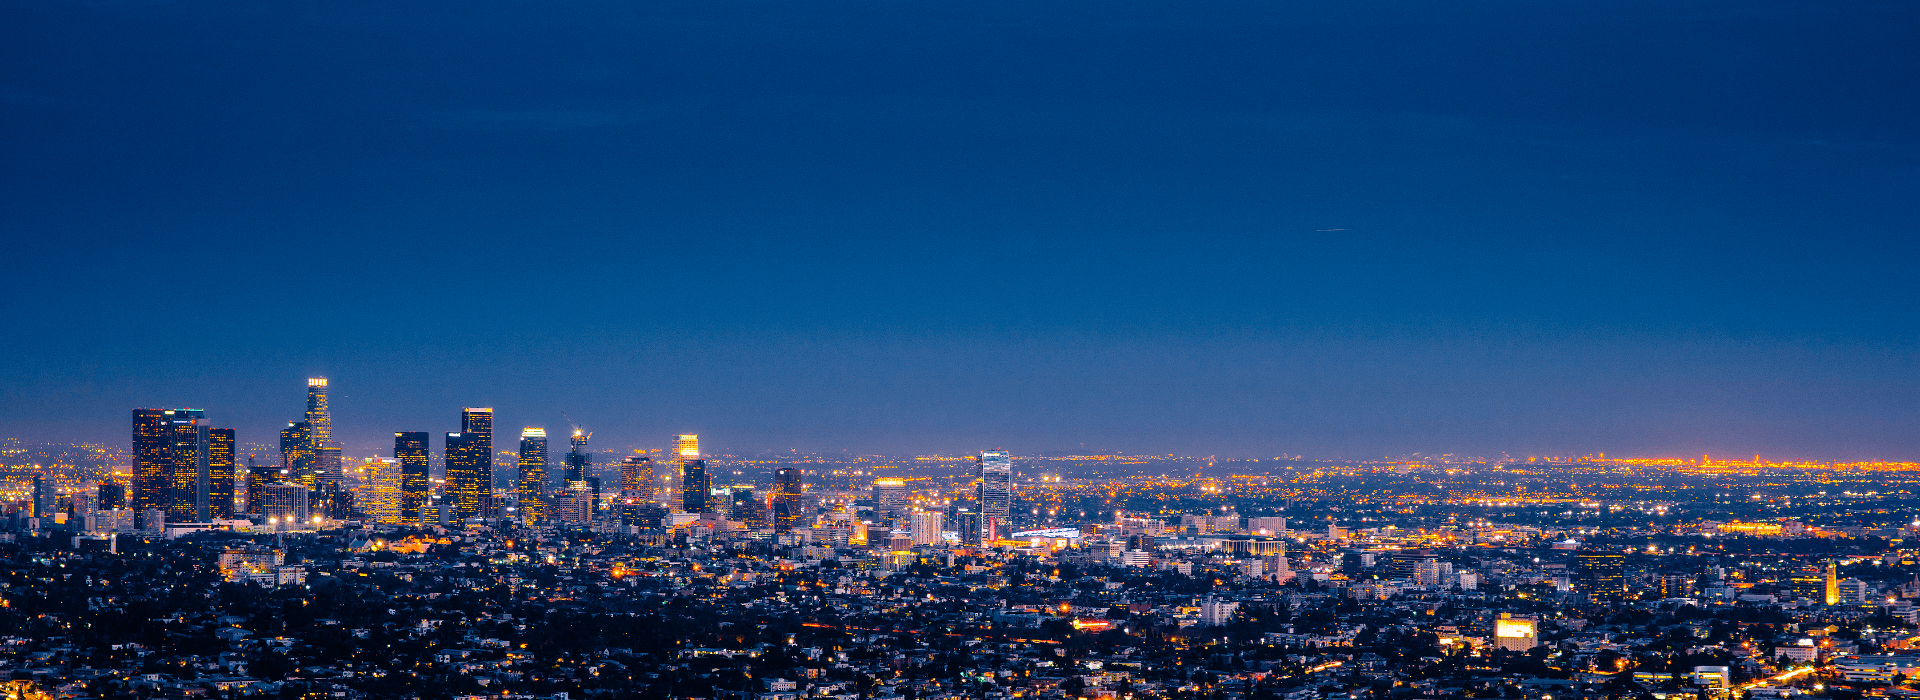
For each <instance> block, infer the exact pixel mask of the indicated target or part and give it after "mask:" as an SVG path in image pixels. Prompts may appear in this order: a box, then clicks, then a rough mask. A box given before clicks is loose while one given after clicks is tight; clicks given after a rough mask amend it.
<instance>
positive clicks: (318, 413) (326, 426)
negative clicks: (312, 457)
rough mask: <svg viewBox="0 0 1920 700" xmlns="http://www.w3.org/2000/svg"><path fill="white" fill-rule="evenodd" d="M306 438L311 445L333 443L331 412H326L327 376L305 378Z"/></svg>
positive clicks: (323, 445)
mask: <svg viewBox="0 0 1920 700" xmlns="http://www.w3.org/2000/svg"><path fill="white" fill-rule="evenodd" d="M307 425H308V431H309V432H308V433H307V439H308V440H310V441H311V442H312V443H313V446H314V447H316V448H318V447H328V446H331V445H333V414H331V413H328V412H327V378H326V377H312V378H309V379H307Z"/></svg>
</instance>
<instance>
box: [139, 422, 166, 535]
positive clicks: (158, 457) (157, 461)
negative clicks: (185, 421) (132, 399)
mask: <svg viewBox="0 0 1920 700" xmlns="http://www.w3.org/2000/svg"><path fill="white" fill-rule="evenodd" d="M172 436H173V425H172V424H171V423H170V422H168V420H167V412H166V411H164V410H161V409H157V408H136V409H133V509H134V511H135V512H138V513H142V514H144V513H146V512H147V511H149V510H154V509H160V510H165V509H166V508H167V506H169V505H171V504H172V500H171V497H172V494H173V491H172V489H173V482H172V481H171V479H172V475H173V457H172V454H173V452H172V450H171V442H172ZM142 526H143V527H145V526H146V525H145V524H144V523H143V524H142Z"/></svg>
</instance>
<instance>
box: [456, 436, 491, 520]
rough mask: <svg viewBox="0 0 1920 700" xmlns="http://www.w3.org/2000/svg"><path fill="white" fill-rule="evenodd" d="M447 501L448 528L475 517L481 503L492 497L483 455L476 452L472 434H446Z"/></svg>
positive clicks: (478, 443)
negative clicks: (448, 513)
mask: <svg viewBox="0 0 1920 700" xmlns="http://www.w3.org/2000/svg"><path fill="white" fill-rule="evenodd" d="M445 454H446V461H447V501H448V502H449V503H450V505H451V510H450V513H451V515H452V517H450V518H449V519H448V520H449V524H458V521H462V520H466V519H467V518H472V517H476V516H478V515H479V514H480V510H481V507H482V505H483V504H482V503H481V501H482V500H483V499H485V498H486V497H487V496H488V495H489V494H491V493H492V488H491V486H490V485H491V484H492V483H493V475H492V474H490V473H488V472H489V471H490V470H489V469H488V466H487V453H486V451H484V450H481V449H480V440H479V436H478V435H475V434H473V433H447V447H446V452H445Z"/></svg>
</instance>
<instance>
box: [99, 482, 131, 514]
mask: <svg viewBox="0 0 1920 700" xmlns="http://www.w3.org/2000/svg"><path fill="white" fill-rule="evenodd" d="M94 494H95V495H94V504H95V505H94V508H96V509H99V510H121V509H124V508H126V507H127V490H126V489H125V488H122V487H121V486H120V485H119V484H116V483H113V482H111V481H102V482H100V483H98V484H95V485H94Z"/></svg>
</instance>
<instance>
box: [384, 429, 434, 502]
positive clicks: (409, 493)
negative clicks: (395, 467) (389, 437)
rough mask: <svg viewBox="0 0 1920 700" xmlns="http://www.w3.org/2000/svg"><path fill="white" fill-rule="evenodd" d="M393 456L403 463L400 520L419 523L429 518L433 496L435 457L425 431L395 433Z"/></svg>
mask: <svg viewBox="0 0 1920 700" xmlns="http://www.w3.org/2000/svg"><path fill="white" fill-rule="evenodd" d="M393 458H394V459H395V460H397V461H399V462H400V522H402V523H405V524H408V525H419V524H421V523H422V522H423V519H424V518H426V517H427V510H428V504H429V501H430V499H431V498H432V496H433V482H432V481H430V480H429V473H428V470H429V469H430V463H431V458H430V456H429V455H428V452H427V434H426V433H425V432H402V433H394V434H393Z"/></svg>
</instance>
